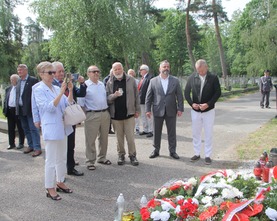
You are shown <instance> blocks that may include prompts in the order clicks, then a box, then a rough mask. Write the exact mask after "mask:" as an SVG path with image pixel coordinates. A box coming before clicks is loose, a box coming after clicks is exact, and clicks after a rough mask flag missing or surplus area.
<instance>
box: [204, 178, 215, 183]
mask: <svg viewBox="0 0 277 221" xmlns="http://www.w3.org/2000/svg"><path fill="white" fill-rule="evenodd" d="M215 181H216V179H215V178H213V177H210V178H209V179H207V181H206V183H215Z"/></svg>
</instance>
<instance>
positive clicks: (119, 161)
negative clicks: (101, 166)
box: [117, 155, 125, 165]
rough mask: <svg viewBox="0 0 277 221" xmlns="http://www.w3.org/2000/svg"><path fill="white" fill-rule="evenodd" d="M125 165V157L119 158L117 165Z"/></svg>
mask: <svg viewBox="0 0 277 221" xmlns="http://www.w3.org/2000/svg"><path fill="white" fill-rule="evenodd" d="M124 163H125V156H124V155H121V156H119V157H118V160H117V164H118V165H123V164H124Z"/></svg>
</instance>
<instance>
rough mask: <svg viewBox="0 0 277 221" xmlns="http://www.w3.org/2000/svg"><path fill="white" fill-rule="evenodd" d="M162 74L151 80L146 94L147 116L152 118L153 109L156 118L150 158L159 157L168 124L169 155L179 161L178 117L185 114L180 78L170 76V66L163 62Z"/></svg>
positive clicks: (161, 66)
mask: <svg viewBox="0 0 277 221" xmlns="http://www.w3.org/2000/svg"><path fill="white" fill-rule="evenodd" d="M159 71H160V74H159V76H157V77H154V78H152V79H151V80H150V84H149V86H148V90H147V93H146V99H145V106H146V116H147V117H149V118H150V117H151V115H152V112H151V109H152V108H153V116H154V145H153V146H154V148H155V149H154V151H153V152H152V153H151V155H150V156H149V158H155V157H158V156H159V152H160V145H161V135H162V127H163V122H164V121H165V122H166V127H167V134H168V149H169V155H170V156H171V157H172V158H174V159H179V156H178V154H177V153H176V145H177V142H176V116H178V117H180V116H182V113H183V112H184V99H183V94H182V90H181V86H180V82H179V80H178V78H176V77H173V76H171V75H170V64H169V62H168V61H166V60H165V61H162V62H161V63H160V68H159Z"/></svg>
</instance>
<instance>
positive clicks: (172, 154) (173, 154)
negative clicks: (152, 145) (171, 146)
mask: <svg viewBox="0 0 277 221" xmlns="http://www.w3.org/2000/svg"><path fill="white" fill-rule="evenodd" d="M170 156H171V157H172V158H174V159H176V160H178V159H180V157H179V156H178V154H177V153H171V154H170Z"/></svg>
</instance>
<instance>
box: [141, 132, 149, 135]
mask: <svg viewBox="0 0 277 221" xmlns="http://www.w3.org/2000/svg"><path fill="white" fill-rule="evenodd" d="M146 134H148V133H147V132H144V131H142V132H140V133H139V135H146Z"/></svg>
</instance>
